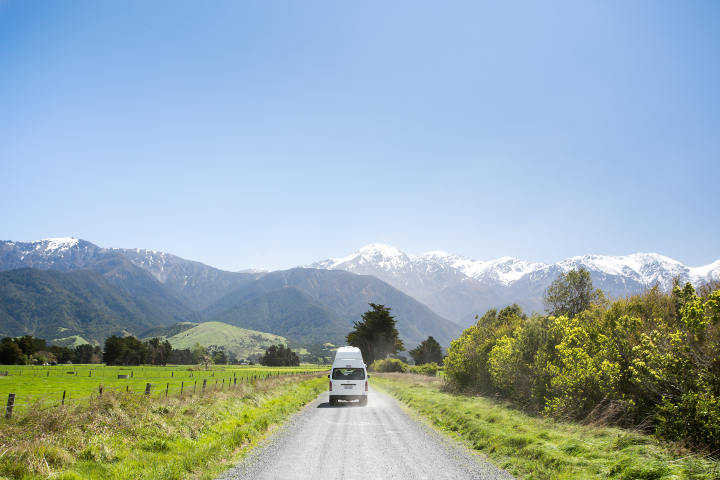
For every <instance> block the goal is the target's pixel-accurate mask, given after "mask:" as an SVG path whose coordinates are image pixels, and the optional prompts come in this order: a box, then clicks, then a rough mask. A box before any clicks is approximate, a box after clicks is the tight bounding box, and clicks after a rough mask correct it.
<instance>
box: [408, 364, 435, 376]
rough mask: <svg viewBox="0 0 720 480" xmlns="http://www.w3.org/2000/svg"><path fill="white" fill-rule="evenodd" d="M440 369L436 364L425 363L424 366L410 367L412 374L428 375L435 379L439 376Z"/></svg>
mask: <svg viewBox="0 0 720 480" xmlns="http://www.w3.org/2000/svg"><path fill="white" fill-rule="evenodd" d="M439 369H440V366H439V365H438V364H437V363H435V362H432V363H424V364H422V365H412V366H410V373H415V374H418V375H427V376H429V377H434V376H435V375H437V372H438V370H439Z"/></svg>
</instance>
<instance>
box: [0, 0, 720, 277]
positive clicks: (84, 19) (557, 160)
mask: <svg viewBox="0 0 720 480" xmlns="http://www.w3.org/2000/svg"><path fill="white" fill-rule="evenodd" d="M719 26H720V3H718V2H714V1H693V2H680V1H676V2H662V1H635V2H625V1H616V2H613V1H595V2H593V1H586V2H514V1H509V2H495V3H493V4H491V3H483V2H474V1H472V2H466V3H465V2H418V1H408V2H401V1H398V2H314V1H298V2H280V1H269V2H268V1H248V2H236V1H213V2H199V1H197V2H183V1H177V0H173V1H159V0H158V1H153V2H146V1H122V2H109V1H95V0H88V1H72V0H68V1H59V0H58V1H45V2H39V1H38V2H32V1H23V0H4V1H0V169H1V170H0V185H2V188H0V238H2V239H8V240H9V239H12V240H34V239H40V238H45V237H53V236H75V237H79V238H84V239H87V240H90V241H92V242H94V243H97V244H99V245H101V246H118V247H142V248H152V249H157V250H163V251H167V252H171V253H175V254H177V255H180V256H183V257H185V258H190V259H194V260H199V261H203V262H205V263H208V264H211V265H214V266H218V267H221V268H227V269H242V268H247V267H266V268H282V267H290V266H293V265H298V264H306V263H309V262H312V261H314V260H318V259H322V258H326V257H328V256H341V255H345V254H347V253H350V252H351V251H353V250H355V249H357V248H358V247H360V246H362V245H364V244H367V243H371V242H381V243H388V244H391V245H395V246H397V247H399V248H401V249H404V250H406V251H409V252H415V253H420V252H423V251H426V250H435V249H440V250H446V251H450V252H453V253H458V254H463V255H467V256H470V257H472V258H475V259H491V258H495V257H499V256H503V255H511V256H516V257H520V258H524V259H528V260H534V261H545V262H554V261H558V260H560V259H562V258H565V257H568V256H572V255H579V254H584V253H603V254H627V253H632V252H636V251H645V252H648V251H649V252H658V253H662V254H665V255H668V256H671V257H673V258H676V259H678V260H680V261H682V262H684V263H686V264H689V265H693V266H695V265H701V264H706V263H709V262H711V261H713V260H716V259H718V258H720V248H719V247H720V240H718V239H720V218H719V217H720V215H719V214H718V184H719V182H720V88H719V86H720V28H719Z"/></svg>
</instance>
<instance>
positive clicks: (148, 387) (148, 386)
mask: <svg viewBox="0 0 720 480" xmlns="http://www.w3.org/2000/svg"><path fill="white" fill-rule="evenodd" d="M145 395H147V396H148V397H149V396H150V384H149V383H147V384H145Z"/></svg>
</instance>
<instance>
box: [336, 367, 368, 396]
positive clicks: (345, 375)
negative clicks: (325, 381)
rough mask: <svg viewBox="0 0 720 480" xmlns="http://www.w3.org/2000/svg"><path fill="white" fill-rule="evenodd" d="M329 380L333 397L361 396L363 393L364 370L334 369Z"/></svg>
mask: <svg viewBox="0 0 720 480" xmlns="http://www.w3.org/2000/svg"><path fill="white" fill-rule="evenodd" d="M331 380H332V382H333V389H332V393H333V395H362V394H363V392H364V391H365V369H364V368H334V369H333V371H332V375H331Z"/></svg>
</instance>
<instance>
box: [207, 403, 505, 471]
mask: <svg viewBox="0 0 720 480" xmlns="http://www.w3.org/2000/svg"><path fill="white" fill-rule="evenodd" d="M368 398H369V401H368V405H367V406H366V407H359V406H356V405H354V404H343V403H341V404H340V406H330V404H329V403H328V395H327V393H323V394H321V395H320V396H319V397H318V399H317V400H315V401H314V402H313V403H311V404H310V405H308V406H307V407H305V408H304V409H303V410H302V411H301V412H300V413H298V414H297V415H295V416H294V417H293V418H292V419H291V420H290V421H289V422H288V423H287V424H286V425H285V426H284V427H283V428H282V429H280V430H278V431H277V432H275V433H274V434H273V435H271V436H270V437H269V438H268V439H267V440H265V442H264V443H263V444H261V445H260V446H258V447H257V448H256V449H255V450H254V451H253V452H252V453H251V454H250V455H249V456H248V457H247V458H246V459H245V460H243V462H241V463H240V464H239V465H238V466H236V467H235V468H233V469H231V470H229V471H227V472H225V473H224V474H223V475H222V476H220V478H219V479H218V480H239V479H248V480H249V479H253V480H261V479H293V480H294V479H362V480H370V479H385V478H402V479H421V478H422V479H424V478H427V479H434V480H439V479H455V480H457V479H465V478H476V479H512V478H513V477H512V476H511V475H510V474H508V473H507V472H505V471H503V470H500V469H498V468H497V467H495V466H493V465H490V464H488V463H485V462H483V461H482V459H481V458H480V457H478V456H475V455H473V454H472V453H471V452H470V451H469V450H468V449H467V448H465V447H464V446H462V445H460V444H459V443H457V442H453V441H452V440H449V439H447V438H445V437H443V436H442V435H440V434H439V433H437V432H435V431H434V430H432V429H431V428H429V427H427V426H426V425H423V424H421V423H419V422H417V421H416V420H413V419H412V418H411V417H409V416H408V415H407V414H406V413H405V412H403V410H402V409H401V408H400V406H399V405H398V403H397V402H396V401H395V400H394V399H392V398H390V397H389V396H387V395H385V394H382V393H380V392H378V391H376V390H372V389H371V390H370V392H369V397H368Z"/></svg>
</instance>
